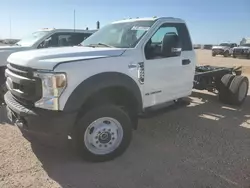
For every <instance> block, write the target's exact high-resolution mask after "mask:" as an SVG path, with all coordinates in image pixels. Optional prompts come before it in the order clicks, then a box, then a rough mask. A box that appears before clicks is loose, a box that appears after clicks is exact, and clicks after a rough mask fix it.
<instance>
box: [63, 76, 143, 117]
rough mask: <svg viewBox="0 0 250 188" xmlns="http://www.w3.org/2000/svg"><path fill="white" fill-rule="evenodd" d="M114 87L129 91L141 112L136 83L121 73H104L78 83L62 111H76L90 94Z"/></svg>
mask: <svg viewBox="0 0 250 188" xmlns="http://www.w3.org/2000/svg"><path fill="white" fill-rule="evenodd" d="M116 86H119V87H124V88H126V89H127V90H128V91H130V92H131V93H132V94H133V95H134V97H135V98H136V100H137V102H138V105H139V108H138V111H141V110H142V96H141V91H140V89H139V87H138V85H137V83H136V82H135V81H134V80H133V79H132V78H130V77H129V76H128V75H125V74H123V73H118V72H105V73H99V74H97V75H94V76H91V77H90V78H88V79H86V80H84V81H83V82H82V83H80V84H79V85H78V86H77V87H76V88H75V90H74V91H73V92H72V94H71V95H70V97H69V98H68V100H67V102H66V104H65V106H64V109H63V111H68V112H71V111H78V110H79V109H81V107H82V105H83V104H84V103H85V102H86V101H87V99H88V98H89V97H90V96H91V95H92V94H94V93H96V92H98V91H100V90H102V89H104V88H108V87H116Z"/></svg>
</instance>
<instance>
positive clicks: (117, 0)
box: [0, 0, 250, 43]
mask: <svg viewBox="0 0 250 188" xmlns="http://www.w3.org/2000/svg"><path fill="white" fill-rule="evenodd" d="M0 7H1V10H0V23H1V26H0V38H9V36H10V21H9V20H10V18H11V28H12V29H11V31H12V32H11V35H12V37H14V38H21V37H23V36H25V35H27V34H29V33H31V32H33V31H35V30H37V29H40V28H44V27H49V28H50V27H55V28H73V11H74V9H75V11H76V28H79V29H84V28H86V27H87V26H88V27H89V28H90V29H91V28H95V27H96V21H97V20H99V21H100V22H101V26H102V25H104V24H107V23H109V22H112V21H114V20H119V19H123V18H129V17H151V16H172V17H179V18H182V19H184V20H186V22H187V24H188V27H189V30H190V33H191V37H192V40H193V42H194V43H219V42H224V41H231V42H237V43H238V42H239V41H240V40H241V39H242V37H247V36H249V37H250V0H203V1H202V0H155V1H154V0H88V1H86V0H1V2H0Z"/></svg>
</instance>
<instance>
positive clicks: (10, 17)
mask: <svg viewBox="0 0 250 188" xmlns="http://www.w3.org/2000/svg"><path fill="white" fill-rule="evenodd" d="M9 21H10V39H11V37H12V36H11V16H10V19H9Z"/></svg>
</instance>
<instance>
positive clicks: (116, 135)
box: [84, 117, 123, 155]
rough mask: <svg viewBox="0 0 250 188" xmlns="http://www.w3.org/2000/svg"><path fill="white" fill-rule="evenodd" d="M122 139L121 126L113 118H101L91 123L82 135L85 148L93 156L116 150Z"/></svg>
mask: <svg viewBox="0 0 250 188" xmlns="http://www.w3.org/2000/svg"><path fill="white" fill-rule="evenodd" d="M122 139H123V129H122V126H121V124H120V123H119V122H118V121H117V120H116V119H114V118H110V117H102V118H99V119H97V120H95V121H94V122H92V123H91V124H90V125H89V126H88V127H87V129H86V131H85V133H84V143H85V146H86V148H87V149H88V150H89V151H90V152H91V153H93V154H96V155H105V154H109V153H111V152H113V151H114V150H116V149H117V148H118V147H119V145H120V144H121V141H122Z"/></svg>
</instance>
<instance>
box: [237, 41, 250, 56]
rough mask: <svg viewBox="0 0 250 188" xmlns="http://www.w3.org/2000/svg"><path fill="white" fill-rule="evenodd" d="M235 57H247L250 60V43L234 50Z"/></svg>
mask: <svg viewBox="0 0 250 188" xmlns="http://www.w3.org/2000/svg"><path fill="white" fill-rule="evenodd" d="M233 57H234V58H237V57H245V58H247V59H250V43H246V44H242V45H240V46H239V47H235V48H234V49H233Z"/></svg>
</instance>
